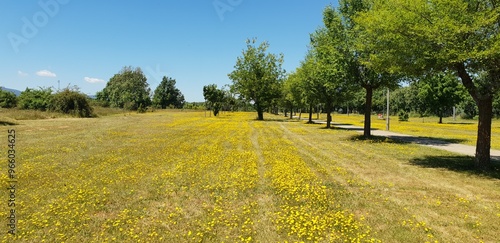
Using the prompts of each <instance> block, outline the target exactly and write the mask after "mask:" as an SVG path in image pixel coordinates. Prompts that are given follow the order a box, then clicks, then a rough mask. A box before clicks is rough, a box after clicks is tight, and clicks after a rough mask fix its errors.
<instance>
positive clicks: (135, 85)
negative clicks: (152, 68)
mask: <svg viewBox="0 0 500 243" xmlns="http://www.w3.org/2000/svg"><path fill="white" fill-rule="evenodd" d="M150 92H151V90H150V88H149V84H148V83H147V78H146V76H145V75H144V74H143V72H142V70H141V69H140V68H135V69H133V68H132V67H130V66H128V67H124V68H123V69H122V70H121V71H120V72H119V73H117V74H115V75H114V76H113V77H112V78H111V79H110V80H109V82H108V83H107V84H106V87H105V88H104V89H103V90H102V91H100V92H98V93H97V99H98V100H100V101H103V102H105V103H108V104H109V105H110V106H112V107H118V108H125V109H130V110H137V109H139V108H145V107H147V106H149V105H151V99H150V97H149V95H150Z"/></svg>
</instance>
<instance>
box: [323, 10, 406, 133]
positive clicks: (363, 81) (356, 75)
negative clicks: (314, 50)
mask: <svg viewBox="0 0 500 243" xmlns="http://www.w3.org/2000/svg"><path fill="white" fill-rule="evenodd" d="M339 3H340V6H339V11H340V14H341V18H342V22H341V23H342V26H341V27H336V28H341V31H343V32H344V35H345V45H346V55H347V60H348V65H349V74H350V75H349V78H350V79H351V81H352V82H354V83H355V84H357V85H358V86H360V87H361V88H363V89H364V90H365V107H364V109H363V110H364V115H365V119H364V129H363V135H364V136H365V137H370V136H371V114H372V106H373V92H374V91H375V90H377V89H379V88H383V87H388V88H394V87H396V86H397V83H398V77H397V76H396V75H392V74H390V73H387V72H380V71H379V72H377V71H376V70H374V69H373V68H370V67H369V66H367V65H364V64H363V63H362V62H361V59H362V58H363V57H366V56H369V55H370V54H371V53H372V51H373V50H367V49H364V50H361V49H359V48H357V47H356V45H355V43H356V41H357V40H358V39H359V36H360V34H361V33H360V31H359V28H356V22H355V21H354V17H355V16H356V15H357V14H358V13H360V12H363V11H366V10H367V9H368V7H369V1H367V0H340V2H339ZM324 19H325V22H326V23H328V22H332V21H335V20H334V10H333V8H332V7H328V8H326V9H325V12H324ZM326 26H327V28H328V27H330V26H335V25H332V24H326Z"/></svg>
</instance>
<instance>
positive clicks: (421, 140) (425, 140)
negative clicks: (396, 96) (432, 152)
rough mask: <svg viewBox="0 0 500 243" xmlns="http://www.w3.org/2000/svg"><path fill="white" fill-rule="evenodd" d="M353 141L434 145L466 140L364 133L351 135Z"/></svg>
mask: <svg viewBox="0 0 500 243" xmlns="http://www.w3.org/2000/svg"><path fill="white" fill-rule="evenodd" d="M351 140H352V141H357V140H370V141H373V142H389V143H398V144H409V143H413V144H420V145H433V146H440V145H441V146H444V145H448V144H454V143H462V142H465V141H466V140H464V139H454V138H432V137H414V136H394V135H391V136H387V137H386V136H375V135H372V136H370V137H369V138H365V137H364V136H363V135H354V136H352V137H351Z"/></svg>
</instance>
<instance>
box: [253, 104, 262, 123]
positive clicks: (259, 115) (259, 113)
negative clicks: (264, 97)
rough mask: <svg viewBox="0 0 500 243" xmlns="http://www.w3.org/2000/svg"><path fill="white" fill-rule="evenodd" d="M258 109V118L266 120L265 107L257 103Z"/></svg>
mask: <svg viewBox="0 0 500 243" xmlns="http://www.w3.org/2000/svg"><path fill="white" fill-rule="evenodd" d="M255 108H256V110H257V120H259V121H263V120H264V109H262V107H260V106H259V105H256V107H255Z"/></svg>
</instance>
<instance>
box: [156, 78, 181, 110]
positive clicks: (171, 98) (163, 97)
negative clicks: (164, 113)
mask: <svg viewBox="0 0 500 243" xmlns="http://www.w3.org/2000/svg"><path fill="white" fill-rule="evenodd" d="M175 84H176V81H175V79H172V78H169V77H166V76H164V77H163V79H162V81H161V83H160V84H159V85H158V87H156V89H155V93H154V96H153V105H154V106H155V107H157V108H161V109H165V108H167V107H175V108H177V109H180V108H182V107H183V106H184V102H185V100H184V95H183V94H182V92H181V91H180V90H179V89H178V88H177V87H175Z"/></svg>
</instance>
